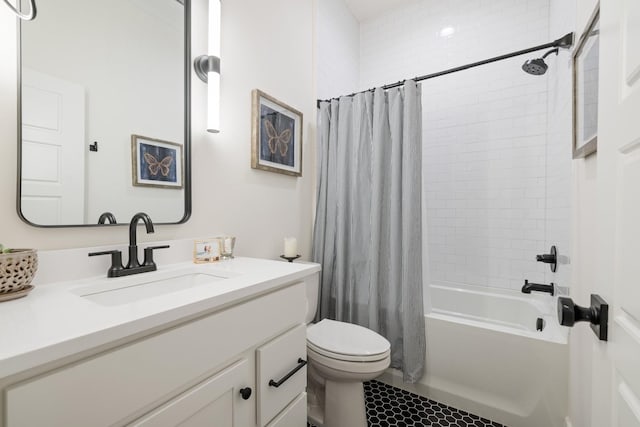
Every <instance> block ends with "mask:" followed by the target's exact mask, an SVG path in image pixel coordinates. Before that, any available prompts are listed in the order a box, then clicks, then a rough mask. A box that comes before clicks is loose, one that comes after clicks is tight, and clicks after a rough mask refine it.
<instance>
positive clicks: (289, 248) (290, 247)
mask: <svg viewBox="0 0 640 427" xmlns="http://www.w3.org/2000/svg"><path fill="white" fill-rule="evenodd" d="M284 256H286V257H296V256H298V241H297V240H296V238H295V237H285V238H284Z"/></svg>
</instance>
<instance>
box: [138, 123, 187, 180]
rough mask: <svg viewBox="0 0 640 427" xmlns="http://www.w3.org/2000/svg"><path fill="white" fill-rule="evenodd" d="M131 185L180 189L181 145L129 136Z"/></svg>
mask: <svg viewBox="0 0 640 427" xmlns="http://www.w3.org/2000/svg"><path fill="white" fill-rule="evenodd" d="M131 161H132V178H133V185H135V186H144V187H161V188H177V189H180V188H182V186H183V184H182V161H183V159H182V145H180V144H176V143H174V142H168V141H162V140H160V139H154V138H148V137H146V136H140V135H131Z"/></svg>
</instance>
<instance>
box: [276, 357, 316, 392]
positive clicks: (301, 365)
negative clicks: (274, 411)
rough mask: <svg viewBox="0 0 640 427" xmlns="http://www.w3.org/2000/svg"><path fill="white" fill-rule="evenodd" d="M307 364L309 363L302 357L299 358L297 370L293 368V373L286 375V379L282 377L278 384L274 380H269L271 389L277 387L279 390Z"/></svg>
mask: <svg viewBox="0 0 640 427" xmlns="http://www.w3.org/2000/svg"><path fill="white" fill-rule="evenodd" d="M306 364H307V361H306V360H304V359H302V358H301V357H299V358H298V366H296V367H295V368H293V369H292V370H291V371H289V373H288V374H287V375H285V376H284V377H282V378H281V379H280V381H278V382H276V381H274V380H269V385H270V386H271V387H275V388H278V387H280V386H281V385H282V384H284V383H285V381H287V380H288V379H289V378H291V377H292V376H293V374H295V373H296V372H298V371H299V370H300V369H302V367H303V366H304V365H306Z"/></svg>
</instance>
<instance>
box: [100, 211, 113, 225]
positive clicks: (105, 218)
mask: <svg viewBox="0 0 640 427" xmlns="http://www.w3.org/2000/svg"><path fill="white" fill-rule="evenodd" d="M107 222H108V223H109V224H116V223H117V221H116V217H115V216H114V215H113V214H112V213H111V212H105V213H103V214H102V215H100V218H98V224H106V223H107Z"/></svg>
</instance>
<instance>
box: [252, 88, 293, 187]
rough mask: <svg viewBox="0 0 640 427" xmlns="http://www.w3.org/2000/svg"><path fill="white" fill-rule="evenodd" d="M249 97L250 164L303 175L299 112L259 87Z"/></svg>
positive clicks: (259, 167)
mask: <svg viewBox="0 0 640 427" xmlns="http://www.w3.org/2000/svg"><path fill="white" fill-rule="evenodd" d="M252 100H253V102H252V104H253V105H252V126H251V167H252V168H254V169H262V170H266V171H270V172H278V173H282V174H285V175H291V176H302V113H301V112H300V111H298V110H296V109H294V108H292V107H290V106H288V105H287V104H285V103H283V102H280V101H278V100H277V99H275V98H273V97H272V96H269V95H267V94H266V93H264V92H262V91H260V90H258V89H254V90H253V92H252Z"/></svg>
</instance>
